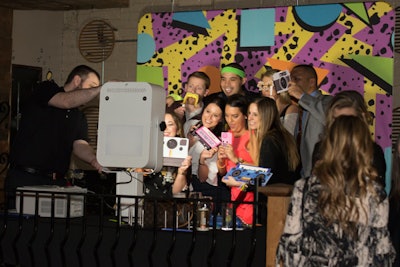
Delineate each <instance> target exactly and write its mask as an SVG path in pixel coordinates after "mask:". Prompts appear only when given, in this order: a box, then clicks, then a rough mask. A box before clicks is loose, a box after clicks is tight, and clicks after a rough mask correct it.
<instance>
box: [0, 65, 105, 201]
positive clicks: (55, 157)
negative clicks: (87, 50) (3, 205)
mask: <svg viewBox="0 0 400 267" xmlns="http://www.w3.org/2000/svg"><path fill="white" fill-rule="evenodd" d="M100 88H101V86H100V75H99V74H98V73H97V72H96V71H95V70H94V69H92V68H90V67H88V66H85V65H80V66H77V67H75V68H74V69H73V70H72V71H71V73H70V74H69V75H68V78H67V80H66V82H65V84H64V87H59V86H58V85H57V84H55V83H54V82H49V81H45V82H42V83H40V84H39V85H38V86H37V88H36V89H35V91H34V93H33V95H32V97H31V98H30V99H29V101H28V102H27V103H26V105H25V106H24V109H23V110H22V118H21V124H20V128H19V130H18V133H17V136H16V138H15V140H14V143H13V144H12V147H11V152H10V168H9V171H8V174H7V177H6V180H5V186H4V187H5V191H6V196H7V200H8V201H9V205H8V207H9V208H14V200H15V190H16V188H17V187H20V186H33V185H60V186H63V185H66V180H65V179H64V176H65V173H66V172H67V170H68V168H69V164H70V158H71V153H74V154H75V155H76V156H77V157H78V158H80V159H82V160H83V161H85V162H88V163H90V164H91V166H92V167H93V168H95V169H96V170H98V171H101V169H102V167H101V166H100V164H99V163H98V161H97V159H96V154H95V152H94V150H93V149H92V147H91V146H90V145H89V143H88V142H87V139H88V136H87V121H86V118H85V116H84V114H83V113H82V112H81V111H80V110H79V109H78V107H79V106H81V105H83V104H86V103H87V102H89V101H90V100H92V99H94V98H95V97H96V96H97V95H98V94H99V93H100Z"/></svg>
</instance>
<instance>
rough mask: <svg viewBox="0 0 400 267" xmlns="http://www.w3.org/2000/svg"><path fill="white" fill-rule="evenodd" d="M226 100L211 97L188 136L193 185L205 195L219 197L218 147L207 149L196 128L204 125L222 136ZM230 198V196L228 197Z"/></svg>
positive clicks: (217, 135)
mask: <svg viewBox="0 0 400 267" xmlns="http://www.w3.org/2000/svg"><path fill="white" fill-rule="evenodd" d="M224 110H225V100H224V99H222V98H220V97H215V98H213V99H211V100H210V101H209V102H208V103H207V104H206V105H205V106H204V109H203V111H202V113H201V114H200V116H199V118H192V119H191V120H196V121H195V123H196V124H195V125H193V126H192V127H191V128H190V132H189V133H188V135H187V137H188V138H189V155H191V156H192V186H193V190H194V191H196V192H201V193H202V194H203V195H205V196H211V197H217V196H218V195H220V192H218V168H217V153H216V152H217V150H218V149H217V148H211V149H207V147H206V146H205V145H204V144H203V143H202V142H201V141H200V139H199V137H198V136H196V134H193V132H194V130H196V129H197V128H199V127H201V126H204V127H206V128H208V129H209V130H210V131H211V132H212V133H213V134H214V135H215V136H216V137H218V138H220V136H221V132H222V131H223V130H224V127H225V120H224ZM224 199H225V198H224ZM228 200H229V198H228Z"/></svg>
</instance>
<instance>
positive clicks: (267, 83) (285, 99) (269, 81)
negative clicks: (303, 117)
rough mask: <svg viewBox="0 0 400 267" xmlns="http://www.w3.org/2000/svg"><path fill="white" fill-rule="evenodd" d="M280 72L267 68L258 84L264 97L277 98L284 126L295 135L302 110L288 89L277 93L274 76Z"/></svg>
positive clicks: (276, 101)
mask: <svg viewBox="0 0 400 267" xmlns="http://www.w3.org/2000/svg"><path fill="white" fill-rule="evenodd" d="M278 72H279V70H277V69H269V70H267V71H266V72H264V73H263V74H261V79H260V82H259V83H258V85H257V86H258V88H259V90H260V91H261V94H262V95H263V96H264V97H269V98H272V99H274V100H275V103H276V106H277V108H278V112H279V117H280V118H281V122H282V124H283V126H285V128H286V130H288V131H289V133H291V134H292V135H293V136H294V135H295V131H296V127H297V126H298V125H299V124H298V120H299V111H300V110H299V107H298V106H297V105H296V104H295V103H293V101H292V99H291V97H290V95H289V93H288V92H287V91H285V92H281V93H279V94H278V93H277V91H276V88H275V85H274V81H273V77H272V76H273V75H274V74H275V73H278Z"/></svg>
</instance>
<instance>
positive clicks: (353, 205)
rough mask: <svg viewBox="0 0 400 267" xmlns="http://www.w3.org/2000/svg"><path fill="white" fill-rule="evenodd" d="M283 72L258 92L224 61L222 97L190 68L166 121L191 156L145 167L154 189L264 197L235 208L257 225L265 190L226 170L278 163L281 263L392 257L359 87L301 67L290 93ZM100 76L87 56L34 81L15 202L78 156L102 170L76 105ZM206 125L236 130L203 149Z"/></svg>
mask: <svg viewBox="0 0 400 267" xmlns="http://www.w3.org/2000/svg"><path fill="white" fill-rule="evenodd" d="M276 72H278V70H273V69H270V70H268V71H266V72H265V73H264V74H263V75H262V77H261V79H260V83H259V91H258V92H251V91H248V90H246V88H245V84H246V82H247V78H246V73H245V70H244V69H243V67H242V66H241V65H239V64H237V63H230V64H227V65H225V66H223V67H222V68H221V81H220V87H221V92H218V93H214V94H209V87H210V78H209V77H208V76H207V75H206V73H204V72H200V71H196V72H193V73H192V74H190V75H189V77H188V79H187V82H186V83H185V86H184V92H185V93H186V94H188V97H187V98H186V99H185V103H182V101H181V100H179V99H175V98H173V97H171V96H172V95H171V96H168V97H167V105H166V113H165V123H166V129H165V130H164V136H170V137H184V138H188V140H189V156H188V157H187V158H186V159H185V160H184V161H183V162H182V164H181V166H180V167H170V166H165V167H163V169H162V170H161V171H160V172H159V173H151V174H146V175H145V178H144V184H145V192H146V194H147V195H150V196H158V197H159V196H167V197H172V196H174V195H175V194H178V193H180V192H182V190H192V191H195V192H201V193H202V194H203V195H204V196H211V197H213V198H214V199H216V200H220V201H222V202H223V201H229V200H233V201H244V202H247V201H253V200H254V198H255V197H258V200H259V203H263V205H259V207H258V209H257V211H258V214H256V216H255V214H253V211H254V210H255V209H253V205H250V204H240V205H238V206H237V209H236V215H237V220H238V221H240V223H241V224H242V225H245V226H249V227H250V226H251V225H253V224H254V223H255V221H254V218H255V219H256V220H257V221H258V222H259V223H265V222H266V219H265V216H266V205H265V201H264V200H265V199H263V196H262V195H260V196H255V195H254V188H253V187H252V186H250V185H249V184H246V183H244V182H239V181H237V180H235V179H234V178H233V177H230V176H227V175H226V174H227V173H228V172H229V170H230V169H231V168H233V167H235V166H236V165H237V164H239V163H242V164H247V165H252V166H258V167H264V168H270V169H271V172H272V177H271V178H270V180H269V182H268V184H273V183H283V184H291V185H294V189H293V195H292V200H291V204H290V206H289V211H288V216H287V219H286V224H285V229H284V232H283V234H282V237H281V240H280V243H279V246H278V250H277V263H278V262H281V261H282V262H283V263H284V264H285V266H303V265H307V266H390V265H391V263H392V262H393V260H394V258H395V250H394V249H393V246H392V242H391V239H393V240H394V243H395V244H396V242H397V244H398V240H399V239H398V231H397V230H396V227H394V230H393V231H391V233H392V236H390V234H389V230H388V227H387V225H388V215H389V205H388V203H389V202H388V198H387V196H386V193H385V190H384V183H385V182H384V181H385V179H384V177H385V172H386V164H385V159H384V156H383V152H382V149H381V148H380V146H379V145H378V144H376V143H375V142H373V140H372V138H371V133H370V130H369V125H370V123H371V116H370V113H369V112H368V110H367V106H366V104H365V102H364V99H363V96H362V95H361V94H360V93H358V92H356V91H352V90H346V91H342V92H339V93H337V94H336V95H334V96H330V95H327V94H323V93H322V92H321V91H320V90H319V88H318V77H317V73H316V71H315V69H314V68H313V67H312V66H311V65H297V66H295V67H294V68H293V69H292V70H291V71H290V82H289V83H288V85H287V91H286V92H282V93H279V94H277V92H276V89H275V87H274V84H273V81H272V75H273V74H274V73H276ZM99 80H100V77H99V74H98V73H97V72H96V71H95V70H93V69H91V68H90V67H88V66H85V65H81V66H77V67H76V68H75V69H74V70H72V72H71V73H70V75H69V76H68V79H67V81H66V83H65V84H64V86H63V87H59V86H57V85H56V84H54V83H51V82H44V83H42V84H41V85H40V87H39V88H38V90H36V92H35V94H34V95H33V97H32V98H31V99H30V102H29V103H28V104H27V105H26V107H25V109H24V112H23V115H22V120H21V125H20V129H19V132H18V134H17V136H16V138H15V141H14V144H13V146H12V148H11V153H10V168H9V171H8V175H7V177H6V181H5V190H6V193H7V194H6V196H7V200H8V201H9V202H10V203H11V202H12V201H13V199H14V198H15V189H16V188H17V187H18V186H25V185H40V184H57V185H65V179H63V178H62V177H63V176H64V175H65V173H66V171H67V170H68V168H69V163H70V156H71V153H74V154H75V155H76V156H77V157H78V158H80V159H82V160H84V161H86V162H88V163H90V164H91V165H92V166H93V168H95V169H96V170H98V171H99V172H101V171H102V166H101V165H100V164H99V163H98V162H97V159H96V155H95V152H94V150H93V149H92V148H91V147H90V146H89V144H88V142H87V123H86V121H85V119H84V117H83V114H82V113H81V112H80V111H79V107H80V106H81V105H83V104H85V103H87V102H88V101H90V100H92V99H94V98H95V97H96V96H97V95H98V94H99V92H100V88H101V86H100V84H99V83H100V82H99ZM171 100H172V101H171ZM200 126H203V127H206V128H208V129H209V130H210V131H211V132H212V133H213V134H214V135H216V136H217V137H220V136H221V133H222V132H230V133H231V134H232V136H233V138H232V143H231V144H222V145H220V146H218V147H214V148H211V149H207V148H206V147H205V146H203V144H202V143H201V142H200V140H199V139H198V137H197V136H196V135H195V134H193V132H194V130H195V129H197V128H198V127H200ZM394 173H396V172H394ZM397 176H400V175H399V174H398V172H397ZM395 179H397V180H398V179H400V177H397V178H396V177H394V180H395ZM394 184H397V186H393V187H392V193H391V199H392V200H393V201H395V203H397V202H398V199H400V197H399V196H400V189H399V188H400V185H399V184H400V183H399V182H397V183H394ZM396 201H397V202H396ZM391 203H392V202H391ZM399 206H400V205H398V204H397V205H392V206H391V218H392V219H391V220H392V221H395V222H396V221H397V222H398V220H399V218H398V214H399V212H398V210H399ZM9 207H13V206H12V205H9ZM392 207H396V208H393V212H392ZM393 225H395V224H393ZM396 240H397V241H396ZM397 248H398V246H397ZM397 260H398V259H397Z"/></svg>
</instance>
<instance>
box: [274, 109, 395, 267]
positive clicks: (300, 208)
mask: <svg viewBox="0 0 400 267" xmlns="http://www.w3.org/2000/svg"><path fill="white" fill-rule="evenodd" d="M372 158H373V143H372V139H371V135H370V131H369V128H368V125H367V124H366V123H365V121H364V120H363V119H360V118H358V117H355V116H339V117H337V118H336V119H335V120H334V121H333V123H332V124H330V126H329V128H328V129H327V131H326V134H325V136H324V138H323V140H322V143H321V158H320V160H319V161H318V162H317V163H316V165H315V167H314V171H313V175H312V176H310V177H308V178H303V179H301V180H299V181H297V182H296V183H295V186H294V189H293V193H292V197H291V203H290V205H289V210H288V213H287V216H286V221H285V227H284V230H283V234H282V236H281V238H280V241H279V244H278V249H277V258H276V260H277V266H278V265H280V263H283V265H284V266H391V264H392V262H393V260H394V257H395V251H394V249H393V246H392V243H391V240H390V235H389V231H388V228H387V223H388V211H389V206H388V199H387V197H386V192H385V191H384V188H383V187H382V185H381V184H379V182H378V181H377V172H376V169H375V168H374V167H373V165H372Z"/></svg>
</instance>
